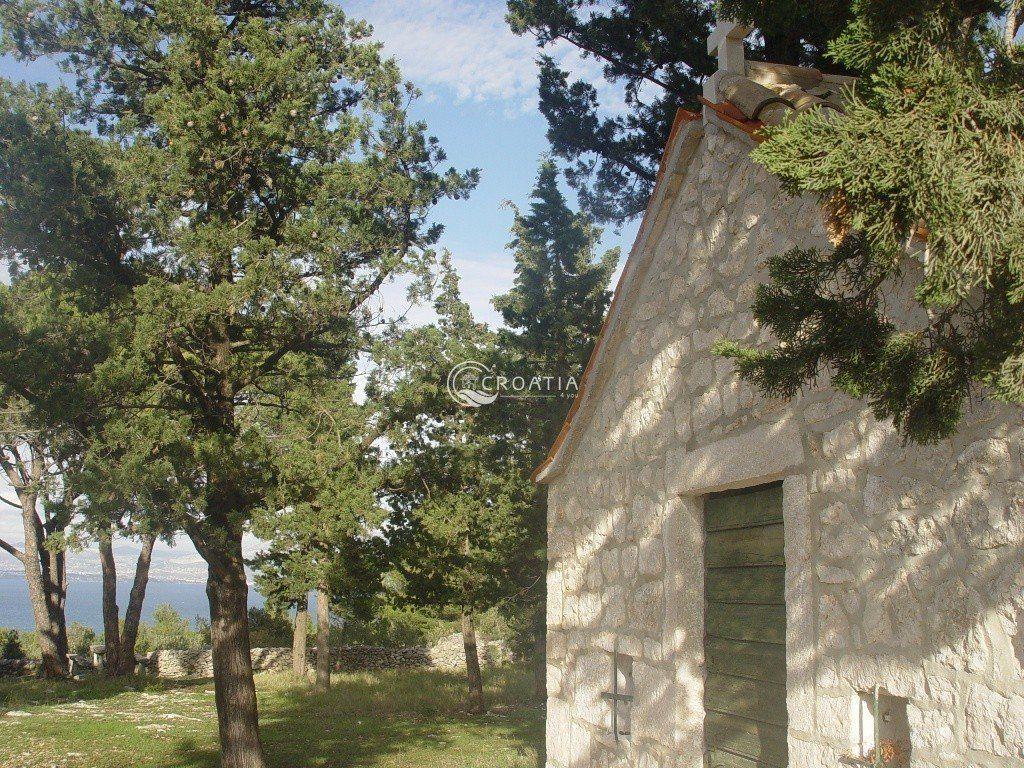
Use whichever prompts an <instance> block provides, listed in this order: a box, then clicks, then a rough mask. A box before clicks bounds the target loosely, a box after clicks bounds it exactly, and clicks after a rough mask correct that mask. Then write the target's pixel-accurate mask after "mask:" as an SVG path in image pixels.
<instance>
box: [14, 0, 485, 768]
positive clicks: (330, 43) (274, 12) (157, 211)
mask: <svg viewBox="0 0 1024 768" xmlns="http://www.w3.org/2000/svg"><path fill="white" fill-rule="evenodd" d="M0 24H2V27H3V35H4V37H3V48H4V51H5V52H11V53H14V54H15V55H18V56H22V57H34V56H40V55H50V56H53V57H55V58H56V59H57V60H58V61H59V63H60V64H61V66H62V67H64V68H65V69H66V70H68V71H69V72H70V73H71V74H72V75H73V78H74V82H75V89H74V91H73V92H71V93H63V94H60V96H59V97H55V96H54V95H53V94H51V93H49V92H47V91H45V90H40V89H36V90H33V91H31V92H29V93H22V94H20V95H19V98H18V99H16V100H9V101H8V102H6V103H5V104H4V106H5V109H6V112H7V114H5V115H4V118H3V119H4V121H5V122H6V123H8V124H10V125H13V126H15V127H16V129H17V130H16V131H14V132H13V137H14V141H5V142H4V143H2V144H0V152H2V158H0V168H3V169H4V173H3V175H2V178H0V181H3V182H4V183H5V185H6V186H5V188H4V189H3V190H2V192H0V206H4V207H5V208H6V211H5V213H7V214H10V215H11V216H13V217H14V219H16V224H17V229H16V230H15V231H16V233H18V234H21V233H31V237H28V236H26V237H25V239H24V242H19V243H14V244H13V245H12V247H10V248H6V247H5V249H4V254H5V256H7V257H8V258H9V259H11V260H13V261H15V262H16V264H17V267H18V268H29V269H57V268H61V267H63V266H65V265H71V266H75V267H83V269H82V270H81V271H80V272H78V273H76V276H77V279H78V282H77V284H76V286H75V288H76V289H77V288H81V287H82V286H84V285H85V281H87V280H90V279H92V278H93V277H94V278H95V280H96V283H95V284H96V285H103V286H105V288H104V290H108V294H107V295H108V298H109V301H110V302H116V306H115V309H116V313H115V314H116V316H117V317H118V318H119V320H121V321H124V322H126V323H127V324H128V325H127V329H126V332H125V339H126V341H125V342H124V343H123V344H122V345H119V346H118V347H117V349H116V350H115V351H114V352H113V353H112V354H111V355H110V356H109V357H108V358H106V359H105V360H104V361H102V363H101V364H100V365H99V366H98V368H97V369H98V370H99V372H100V379H101V381H100V382H99V384H98V387H99V388H100V389H101V390H102V393H103V395H102V397H101V398H99V400H100V403H99V407H102V408H105V409H107V412H108V413H109V414H110V419H109V420H108V421H107V422H105V424H104V427H103V431H102V435H101V436H100V439H99V441H98V444H97V445H95V446H94V448H95V450H94V451H93V454H94V456H97V457H101V456H102V455H104V454H107V453H109V454H112V455H117V456H118V457H119V460H120V462H121V463H122V465H123V467H124V472H122V476H123V477H125V478H126V481H129V482H131V484H132V485H133V486H135V487H130V488H129V487H126V488H124V489H122V490H123V492H124V494H125V495H126V496H127V495H130V494H139V493H147V494H150V495H151V497H152V499H153V500H154V501H157V502H159V503H156V504H154V505H153V506H154V508H160V509H165V510H168V513H167V516H168V519H167V520H166V522H167V523H168V525H169V527H172V528H178V529H181V530H184V531H185V532H186V533H187V534H188V536H189V537H190V538H191V539H192V541H193V543H194V544H195V546H196V548H197V549H198V551H199V553H200V554H201V555H202V556H203V558H204V559H205V560H206V562H207V564H208V566H209V568H208V583H207V595H208V597H209V599H210V613H211V625H212V626H211V631H212V644H213V664H214V684H215V685H214V687H215V691H216V703H217V712H218V720H219V729H220V741H221V763H222V765H223V766H225V768H262V767H263V766H264V765H265V761H264V758H263V754H262V747H261V745H260V739H259V733H258V730H257V708H256V695H255V688H254V685H253V679H252V668H251V661H250V654H249V651H250V649H249V637H248V629H247V623H246V595H247V591H248V587H247V584H246V574H245V570H244V560H243V555H242V547H241V542H242V534H243V532H244V531H245V529H246V527H247V525H248V524H249V523H250V521H251V519H252V516H253V514H254V513H255V512H256V511H257V510H259V509H263V508H264V507H265V505H266V503H267V500H268V498H269V497H271V496H272V495H273V493H274V489H275V487H276V484H275V480H274V478H275V474H276V473H277V472H278V471H279V470H280V466H279V464H278V462H276V461H275V452H274V450H273V447H272V446H270V445H268V444H267V440H268V436H267V434H266V432H264V431H262V430H260V429H258V428H257V427H256V425H255V424H254V423H253V422H251V421H247V420H246V419H245V418H244V414H245V413H246V412H248V411H250V410H251V409H254V408H261V409H272V408H275V407H282V404H281V402H280V400H279V399H277V398H275V393H280V392H283V391H288V389H289V382H291V381H293V380H295V379H296V377H298V378H300V379H301V377H302V376H304V375H305V372H307V371H309V370H311V369H313V368H316V367H318V366H319V368H320V369H327V370H330V369H333V370H341V369H343V368H344V367H345V366H346V365H348V364H349V363H350V362H351V360H352V359H353V356H354V355H355V354H356V349H357V339H358V338H359V334H360V332H361V331H362V330H363V329H364V328H365V326H366V325H367V324H368V323H370V322H371V321H372V312H371V311H370V310H369V309H368V304H367V302H368V301H369V299H370V298H372V297H373V295H374V294H375V292H376V291H377V289H378V288H379V287H380V286H381V285H382V284H383V283H384V282H385V281H387V280H388V279H390V278H391V277H393V276H394V275H397V274H401V273H410V272H412V273H421V272H422V270H423V269H424V268H425V267H426V265H427V264H428V263H429V261H430V259H431V250H430V249H431V245H432V244H433V243H434V242H435V241H436V239H437V237H438V235H439V228H438V227H436V226H431V225H430V224H429V223H428V221H427V219H428V216H429V213H430V209H431V208H432V206H433V204H434V203H436V202H437V201H438V200H440V199H441V198H445V197H460V196H462V195H463V194H464V193H466V192H467V191H468V190H469V189H470V188H471V187H472V186H473V183H474V181H475V175H474V174H472V173H470V174H460V173H458V172H456V171H454V170H450V171H444V170H443V169H442V168H441V165H442V163H443V161H444V155H443V153H442V152H441V151H440V149H439V147H438V146H437V145H436V144H435V143H434V142H433V141H432V140H431V139H429V138H428V137H427V136H426V135H425V127H424V126H423V125H421V124H417V123H412V122H410V121H408V120H407V119H406V107H407V105H408V103H409V101H410V99H412V98H413V97H414V96H415V91H414V90H413V89H412V88H411V87H407V86H406V85H405V84H404V83H403V82H402V80H401V77H400V73H399V72H398V70H397V67H396V65H395V64H394V62H393V61H390V60H385V59H383V58H382V57H381V55H380V46H379V44H377V43H375V42H373V41H372V40H371V39H369V28H368V27H367V26H366V25H365V24H362V23H360V22H356V21H352V20H350V19H348V18H347V17H346V16H345V14H344V13H343V12H342V11H341V10H339V9H338V8H337V7H336V6H334V5H332V4H330V3H327V2H324V1H323V0H281V1H277V0H269V1H268V2H258V3H252V2H248V1H244V0H168V1H167V2H160V3H155V4H154V3H150V2H144V1H136V0H127V1H122V0H11V1H10V2H5V3H4V4H3V5H2V6H0ZM8 90H10V89H8ZM42 131H46V132H49V133H50V134H53V135H55V136H57V137H58V138H60V141H58V142H52V143H54V144H55V145H56V146H57V149H56V150H54V151H47V152H37V151H35V147H36V146H37V145H38V146H43V145H42V144H40V143H39V142H37V141H36V138H37V135H38V133H39V132H42ZM48 135H49V134H48ZM90 137H95V139H91V138H90ZM44 148H45V147H44ZM65 148H68V149H67V151H66V152H65ZM58 151H59V152H61V153H63V154H61V155H60V156H59V157H55V153H57V152H58ZM54 166H56V167H67V168H70V170H71V171H77V170H78V169H79V168H82V169H85V170H88V171H89V172H90V175H89V176H88V177H87V178H88V179H89V180H90V181H92V180H93V178H94V177H96V176H98V175H99V174H100V171H95V170H92V169H93V167H94V166H96V167H99V168H100V169H102V173H103V174H105V175H106V179H107V180H106V182H105V183H104V184H103V188H104V189H107V190H109V194H108V195H107V196H106V197H108V198H109V197H113V198H114V201H115V203H116V204H111V205H104V206H103V207H102V208H100V209H98V213H101V214H103V215H104V217H106V216H108V215H109V217H114V218H113V226H111V227H109V228H106V227H104V228H101V229H100V232H99V235H100V236H97V237H95V238H89V237H86V236H84V235H85V234H88V233H90V232H93V231H95V230H96V229H97V228H98V225H97V223H96V222H93V221H92V220H91V217H92V216H93V214H94V211H93V210H90V208H89V206H88V205H85V206H83V207H81V208H76V207H70V208H66V207H64V201H63V200H62V199H60V198H55V197H53V196H52V195H51V194H48V192H49V191H50V190H49V188H48V186H47V184H48V179H49V178H50V176H52V175H53V174H52V170H53V168H54ZM68 175H70V177H71V179H72V181H74V178H75V174H74V173H70V174H64V175H63V176H61V178H65V177H66V176H68ZM68 186H69V188H70V189H71V190H72V191H74V190H75V189H76V185H75V184H74V183H72V184H70V185H68ZM97 199H98V200H100V201H103V200H104V199H105V198H104V197H103V196H100V197H98V198H97ZM10 201H15V204H14V205H10ZM26 201H30V202H31V205H30V204H28V203H27V202H26ZM75 201H76V202H77V198H76V199H75ZM85 202H86V203H88V202H90V201H89V200H86V201H85ZM8 206H9V207H8ZM67 216H78V217H79V219H80V220H79V221H78V222H73V226H70V227H68V229H69V230H71V231H73V232H77V233H79V235H80V236H79V237H77V238H71V239H69V240H67V241H66V242H64V241H61V240H60V239H59V238H60V235H61V229H60V228H58V227H53V226H50V222H51V221H56V222H60V223H64V221H65V217H67ZM106 222H107V219H106V218H104V219H102V220H101V221H99V224H100V225H102V224H106ZM2 236H3V237H4V238H7V237H8V234H7V231H6V229H5V231H4V232H3V233H2ZM5 244H6V243H5ZM84 267H88V268H89V269H88V270H86V269H84ZM303 360H305V361H307V362H308V365H302V364H298V363H297V361H298V362H301V361H303ZM304 383H306V384H307V385H308V384H309V382H304ZM314 391H315V387H314ZM129 470H131V471H129Z"/></svg>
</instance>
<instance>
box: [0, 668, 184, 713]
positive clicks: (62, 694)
mask: <svg viewBox="0 0 1024 768" xmlns="http://www.w3.org/2000/svg"><path fill="white" fill-rule="evenodd" d="M202 684H203V681H202V680H160V679H157V678H155V677H146V676H140V677H136V676H128V677H106V676H104V675H100V674H89V675H87V676H86V677H84V678H83V679H82V680H47V679H43V678H39V677H18V678H6V679H2V680H0V711H4V710H11V709H17V708H19V707H35V706H45V705H51V704H68V703H71V702H75V701H96V700H99V699H109V698H111V697H113V696H118V695H120V694H122V693H126V692H136V693H137V692H142V691H145V692H147V693H164V692H167V691H173V690H177V689H180V688H193V687H195V686H197V685H202Z"/></svg>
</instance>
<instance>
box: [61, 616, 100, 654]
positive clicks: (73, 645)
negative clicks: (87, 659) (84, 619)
mask: <svg viewBox="0 0 1024 768" xmlns="http://www.w3.org/2000/svg"><path fill="white" fill-rule="evenodd" d="M95 643H96V632H95V630H93V628H92V627H87V626H85V624H82V623H81V622H78V621H73V622H71V625H70V626H69V627H68V651H69V652H70V653H76V654H79V655H81V656H86V655H88V654H89V646H90V645H94V644H95Z"/></svg>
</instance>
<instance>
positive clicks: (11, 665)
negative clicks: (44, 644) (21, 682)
mask: <svg viewBox="0 0 1024 768" xmlns="http://www.w3.org/2000/svg"><path fill="white" fill-rule="evenodd" d="M38 669H39V662H38V661H36V660H35V659H0V677H22V676H24V675H34V674H35V673H36V672H37V671H38Z"/></svg>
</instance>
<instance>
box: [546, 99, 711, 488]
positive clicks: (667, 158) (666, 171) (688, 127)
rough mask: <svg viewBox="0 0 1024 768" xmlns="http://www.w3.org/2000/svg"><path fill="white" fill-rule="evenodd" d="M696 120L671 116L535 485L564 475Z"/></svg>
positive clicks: (700, 125)
mask: <svg viewBox="0 0 1024 768" xmlns="http://www.w3.org/2000/svg"><path fill="white" fill-rule="evenodd" d="M701 117H702V116H701V115H700V114H699V113H696V112H690V111H688V110H684V109H680V110H678V111H677V112H676V117H675V120H674V121H673V124H672V131H671V133H670V134H669V138H668V141H667V142H666V143H665V149H664V151H663V152H662V156H661V163H660V164H659V167H658V176H657V179H656V181H655V185H654V191H653V192H652V193H651V199H650V202H649V203H648V205H647V210H646V211H644V217H643V221H642V222H641V224H640V229H639V230H638V231H637V236H636V239H635V240H634V241H633V247H632V248H631V249H630V252H629V257H628V258H627V259H626V264H625V266H624V267H623V269H622V274H621V275H620V276H619V280H618V282H617V283H616V286H615V292H614V294H613V295H612V301H611V305H610V306H609V308H608V312H607V314H606V315H605V319H604V323H603V324H602V325H601V331H600V332H599V333H598V336H597V341H596V342H595V344H594V349H593V351H592V352H591V354H590V359H589V360H588V361H587V366H586V368H585V369H584V371H583V375H582V376H581V377H580V383H579V390H578V391H577V394H576V397H575V399H574V400H573V403H572V407H571V408H570V409H569V413H568V414H567V415H566V417H565V421H564V422H563V423H562V429H561V430H560V431H559V433H558V437H557V438H555V442H554V443H553V444H552V446H551V448H550V450H549V451H548V455H547V456H546V457H545V459H544V461H542V462H541V463H540V464H539V465H538V466H537V468H536V469H535V470H534V471H533V474H532V475H531V479H532V480H533V481H534V482H535V483H549V482H551V481H552V480H554V479H556V478H557V477H558V476H559V475H561V474H562V473H563V472H564V471H565V465H566V463H567V461H568V458H569V457H570V456H571V455H572V443H573V442H574V440H575V438H576V436H577V434H578V433H579V430H580V429H582V427H583V422H584V420H583V419H581V418H580V416H581V414H583V413H584V412H585V411H586V410H587V408H588V407H589V405H590V401H591V400H592V396H593V394H594V391H595V390H596V389H597V386H598V382H597V380H596V376H597V374H596V370H597V368H598V367H599V365H600V363H601V361H602V360H603V359H604V357H605V354H606V351H607V349H608V348H609V345H610V344H611V336H612V334H613V331H614V327H615V325H616V324H617V318H618V317H619V315H620V314H621V312H622V307H623V304H624V301H625V299H624V295H625V290H626V287H627V286H628V285H629V284H630V283H631V282H632V277H633V275H634V273H635V271H636V269H637V266H638V262H639V260H640V257H641V255H642V254H643V253H644V251H645V250H646V247H647V244H648V242H649V241H650V239H651V237H652V236H653V234H655V233H657V232H660V231H661V228H662V227H663V226H664V223H665V218H666V216H663V215H660V214H661V213H662V212H663V211H667V208H668V207H669V206H670V205H671V203H672V201H674V200H675V197H676V194H677V193H678V192H679V188H680V186H681V182H682V177H683V176H684V175H685V169H686V167H687V166H688V165H689V161H690V159H691V157H692V156H693V152H694V151H695V150H696V148H697V144H698V143H699V140H700V138H701V137H702V136H703V134H704V121H703V120H702V119H701Z"/></svg>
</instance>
